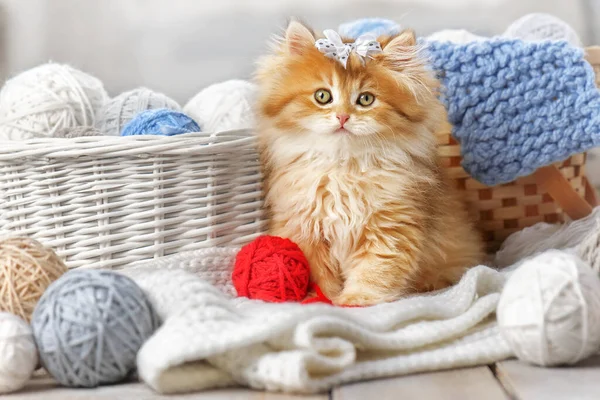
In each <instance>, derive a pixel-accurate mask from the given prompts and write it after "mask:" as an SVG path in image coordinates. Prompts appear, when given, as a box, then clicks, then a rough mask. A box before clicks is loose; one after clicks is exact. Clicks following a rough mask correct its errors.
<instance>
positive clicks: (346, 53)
mask: <svg viewBox="0 0 600 400" xmlns="http://www.w3.org/2000/svg"><path fill="white" fill-rule="evenodd" d="M323 34H324V35H325V37H326V38H327V39H319V40H317V41H316V43H315V46H316V47H317V49H318V50H319V51H320V52H321V53H323V54H325V56H326V57H329V58H333V59H334V60H338V61H339V62H340V63H341V64H342V65H343V66H344V68H346V64H347V63H348V58H349V57H350V53H352V52H353V51H355V52H356V54H358V55H359V56H360V60H361V61H362V62H363V64H364V62H365V58H366V57H371V55H373V54H379V53H381V52H382V50H381V45H380V44H379V42H378V41H377V38H376V37H375V35H373V34H371V33H365V34H364V35H361V36H360V37H359V38H358V39H356V40H355V41H354V43H344V42H342V38H341V37H340V35H339V34H338V33H337V32H336V31H334V30H331V29H327V30H325V31H323Z"/></svg>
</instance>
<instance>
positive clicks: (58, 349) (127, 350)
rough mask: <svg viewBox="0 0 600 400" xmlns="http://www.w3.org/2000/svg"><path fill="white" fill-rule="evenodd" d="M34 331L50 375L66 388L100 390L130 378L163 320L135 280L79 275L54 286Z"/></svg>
mask: <svg viewBox="0 0 600 400" xmlns="http://www.w3.org/2000/svg"><path fill="white" fill-rule="evenodd" d="M31 327H32V329H33V335H34V337H35V341H36V343H37V346H38V350H39V353H40V358H41V361H42V365H43V366H44V367H45V368H46V369H47V370H48V372H49V373H50V375H52V376H53V377H54V378H55V379H56V380H57V381H58V382H59V383H61V384H62V385H65V386H73V387H95V386H98V385H101V384H107V383H115V382H119V381H121V380H123V379H124V378H126V377H127V375H128V374H129V373H130V372H131V371H132V370H133V369H134V367H135V361H136V356H137V352H138V350H139V349H140V347H141V346H142V344H143V343H144V342H145V341H146V339H148V338H149V337H150V335H152V333H153V332H154V330H155V329H156V328H157V327H158V318H157V316H156V313H155V312H154V311H153V309H152V306H151V304H150V302H149V301H148V300H147V299H146V296H145V295H144V293H143V292H142V289H140V287H139V286H137V285H136V284H135V282H133V281H132V280H131V279H130V278H128V277H126V276H124V275H121V274H118V273H116V272H112V271H100V270H76V271H71V272H67V273H66V274H64V275H63V276H62V277H60V278H59V279H58V280H56V281H55V282H53V283H52V284H51V285H50V286H49V287H48V289H47V290H46V292H45V293H44V295H43V296H42V297H41V299H40V301H39V303H38V304H37V306H36V308H35V310H34V312H33V317H32V321H31Z"/></svg>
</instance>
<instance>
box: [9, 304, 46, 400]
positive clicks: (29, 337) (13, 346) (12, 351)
mask: <svg viewBox="0 0 600 400" xmlns="http://www.w3.org/2000/svg"><path fill="white" fill-rule="evenodd" d="M37 360H38V355H37V348H36V347H35V342H34V340H33V333H32V332H31V328H30V327H29V324H27V322H25V321H24V320H23V319H21V318H19V317H17V316H16V315H14V314H10V313H6V312H0V394H2V393H9V392H14V391H15V390H19V389H21V388H22V387H23V386H25V384H26V383H27V381H28V380H29V378H30V377H31V375H32V374H33V371H34V370H35V367H36V365H37Z"/></svg>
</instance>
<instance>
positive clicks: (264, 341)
mask: <svg viewBox="0 0 600 400" xmlns="http://www.w3.org/2000/svg"><path fill="white" fill-rule="evenodd" d="M219 251H220V254H219V255H218V256H216V257H215V256H214V255H212V254H210V253H211V250H210V249H209V250H202V251H195V252H190V253H187V254H181V255H179V256H170V258H168V259H166V260H156V261H148V262H146V263H140V264H139V265H138V267H137V268H134V269H128V270H125V271H122V273H124V274H126V275H128V276H130V277H131V278H132V279H134V280H135V281H136V283H138V284H139V285H140V287H142V289H143V290H144V291H145V292H146V294H147V295H148V296H149V297H148V298H149V299H150V301H151V302H152V303H153V305H154V306H155V309H156V310H157V312H158V314H159V315H160V317H161V319H162V320H163V321H164V323H163V325H162V327H161V328H160V329H159V330H158V331H157V332H156V333H155V335H154V336H153V337H151V338H150V339H149V340H148V341H147V342H146V343H145V344H144V346H143V347H142V349H141V350H140V352H139V354H138V359H137V365H138V373H139V376H140V377H141V379H142V380H143V381H144V382H146V383H147V384H148V385H149V386H150V387H152V388H153V389H154V390H156V391H158V392H160V393H182V392H191V391H199V390H205V389H209V388H215V387H223V386H231V385H243V386H248V387H251V388H255V389H259V390H268V391H281V392H298V393H315V392H323V391H326V390H328V389H330V388H332V387H334V386H336V385H339V384H343V383H347V382H352V381H358V380H363V379H369V378H379V377H386V376H394V375H403V374H409V373H415V372H421V371H432V370H439V369H447V368H455V367H465V366H473V365H484V364H488V363H493V362H495V361H499V360H503V359H506V358H508V357H511V356H512V354H513V353H512V351H511V350H510V348H509V345H508V343H507V342H505V340H504V339H503V337H502V336H501V334H500V332H499V329H498V326H497V323H496V321H495V317H494V315H495V310H496V307H497V303H498V300H499V297H500V292H501V290H502V287H503V285H504V282H505V278H506V276H505V274H503V273H500V272H498V271H495V270H493V269H491V268H487V267H483V266H480V267H476V268H473V269H471V270H469V271H468V272H467V273H466V275H465V276H464V277H463V279H462V280H461V281H460V282H459V283H458V284H457V285H456V286H454V287H452V288H450V289H448V290H445V291H442V292H438V293H434V294H430V295H425V296H415V297H410V298H406V299H403V300H400V301H397V302H394V303H388V304H381V305H378V306H374V307H369V308H339V307H333V306H330V305H326V304H311V305H302V304H299V303H277V304H275V303H263V302H260V301H254V300H248V299H246V298H234V297H232V296H230V294H231V286H230V283H229V282H226V281H224V280H223V279H222V277H223V276H224V275H223V273H224V272H225V270H226V269H228V270H229V271H231V269H232V265H233V257H228V256H227V255H233V254H234V253H235V250H233V249H232V250H231V251H227V250H219ZM199 259H211V260H215V261H217V263H215V264H214V266H211V265H209V264H207V263H206V262H205V263H204V264H203V266H202V268H201V269H202V275H201V276H202V277H199V276H198V275H197V274H196V273H197V272H198V265H197V262H196V261H194V260H199ZM223 262H227V263H229V264H223ZM213 267H214V268H213ZM213 269H214V273H213V272H211V270H213ZM190 271H193V272H195V273H193V272H190ZM203 278H204V279H203Z"/></svg>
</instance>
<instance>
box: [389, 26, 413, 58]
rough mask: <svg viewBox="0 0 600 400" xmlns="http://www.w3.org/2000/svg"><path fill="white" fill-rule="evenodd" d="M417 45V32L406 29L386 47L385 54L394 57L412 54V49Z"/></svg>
mask: <svg viewBox="0 0 600 400" xmlns="http://www.w3.org/2000/svg"><path fill="white" fill-rule="evenodd" d="M416 44H417V37H416V36H415V31H413V30H412V29H405V30H403V31H402V32H400V33H399V34H398V36H396V37H395V38H393V39H392V40H390V41H389V43H388V44H386V45H385V46H384V48H383V54H385V55H386V56H392V57H394V56H398V55H401V56H404V55H406V53H410V52H411V48H412V47H414V46H415V45H416Z"/></svg>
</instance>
